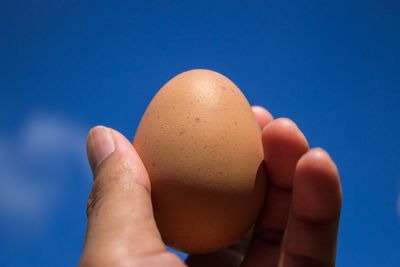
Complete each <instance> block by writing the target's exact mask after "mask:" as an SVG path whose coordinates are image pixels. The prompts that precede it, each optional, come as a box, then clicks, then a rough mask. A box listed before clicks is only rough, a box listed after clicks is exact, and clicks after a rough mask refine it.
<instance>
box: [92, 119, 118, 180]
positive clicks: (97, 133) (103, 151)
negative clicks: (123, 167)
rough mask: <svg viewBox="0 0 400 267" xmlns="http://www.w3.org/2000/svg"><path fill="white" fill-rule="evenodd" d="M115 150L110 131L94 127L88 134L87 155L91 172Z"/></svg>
mask: <svg viewBox="0 0 400 267" xmlns="http://www.w3.org/2000/svg"><path fill="white" fill-rule="evenodd" d="M114 150H115V145H114V140H113V138H112V133H111V129H109V128H107V127H104V126H96V127H94V128H93V129H92V130H90V132H89V136H88V140H87V155H88V159H89V164H90V167H91V169H92V172H95V170H96V169H97V167H98V166H99V165H100V164H101V162H103V160H104V159H105V158H107V157H108V156H109V155H110V154H111V153H112V152H113V151H114Z"/></svg>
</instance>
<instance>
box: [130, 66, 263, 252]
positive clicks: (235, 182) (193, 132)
mask: <svg viewBox="0 0 400 267" xmlns="http://www.w3.org/2000/svg"><path fill="white" fill-rule="evenodd" d="M134 146H135V148H136V149H137V151H138V153H139V155H140V157H141V158H142V160H143V162H144V165H145V166H146V168H147V171H148V173H149V176H150V181H151V190H152V202H153V209H154V216H155V219H156V223H157V226H158V228H159V230H160V233H161V236H162V239H163V240H164V242H165V243H166V244H167V245H169V246H171V247H174V248H176V249H178V250H181V251H184V252H187V253H194V254H198V253H208V252H211V251H215V250H218V249H221V248H223V247H226V246H228V245H230V244H231V243H233V242H235V241H236V240H237V239H239V238H240V237H241V236H242V235H243V234H244V233H245V232H246V231H248V230H249V228H250V227H251V226H252V225H253V224H254V222H255V220H256V218H257V216H258V214H259V211H260V209H261V207H262V204H263V200H264V195H265V190H266V179H265V170H264V167H263V166H264V164H263V151H262V144H261V130H260V128H259V126H258V124H257V122H256V120H255V118H254V115H253V113H252V110H251V107H250V105H249V103H248V101H247V100H246V98H245V96H244V95H243V94H242V92H241V91H240V90H239V89H238V87H237V86H236V85H235V84H234V83H233V82H231V81H230V80H229V79H228V78H226V77H225V76H223V75H221V74H218V73H216V72H213V71H210V70H191V71H187V72H184V73H181V74H179V75H178V76H176V77H174V78H173V79H171V80H170V81H169V82H168V83H167V84H165V85H164V86H163V87H162V88H161V89H160V91H159V92H158V93H157V94H156V95H155V97H154V98H153V100H152V101H151V103H150V105H149V106H148V108H147V110H146V112H145V114H144V116H143V118H142V120H141V122H140V125H139V127H138V129H137V132H136V136H135V139H134Z"/></svg>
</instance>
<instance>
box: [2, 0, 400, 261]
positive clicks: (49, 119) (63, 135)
mask: <svg viewBox="0 0 400 267" xmlns="http://www.w3.org/2000/svg"><path fill="white" fill-rule="evenodd" d="M249 2H250V1H247V2H246V1H222V2H217V1H197V2H194V1H161V0H159V1H146V4H144V3H136V2H134V1H129V2H128V1H126V2H124V1H121V2H118V3H115V1H108V2H106V1H72V0H64V1H49V0H35V1H0V90H1V91H0V92H1V95H0V106H1V109H0V124H1V127H0V265H1V266H71V265H74V264H76V263H77V261H78V258H79V254H80V250H81V248H82V240H83V236H84V229H85V213H84V210H85V201H86V198H87V196H88V193H89V190H90V184H91V174H90V172H89V169H88V165H87V163H86V161H85V147H84V142H85V138H86V133H87V131H88V130H89V129H90V128H91V127H92V126H94V125H97V124H104V125H107V126H111V127H114V128H116V129H118V130H120V131H121V132H122V133H124V134H125V135H126V136H127V137H129V138H130V139H132V137H133V135H134V133H135V130H136V126H137V124H138V122H139V120H140V117H141V115H142V114H143V112H144V109H145V108H146V106H147V104H148V103H149V101H150V100H151V98H152V96H153V95H154V94H155V93H156V92H157V90H158V89H159V88H160V87H161V86H162V85H163V84H164V83H165V82H166V81H168V80H169V79H170V78H171V77H172V76H174V75H176V74H178V73H180V72H182V71H185V70H188V69H193V68H208V69H213V70H216V71H218V72H221V73H223V74H225V75H226V76H228V77H229V78H231V79H232V80H233V81H234V82H235V83H236V84H237V85H238V86H239V87H240V88H241V89H242V91H243V92H244V93H245V95H246V96H247V97H248V99H249V101H250V102H251V103H255V104H260V105H263V106H265V107H267V108H268V109H269V110H270V111H271V112H272V113H273V114H274V115H275V116H276V117H280V116H285V117H289V118H292V119H293V120H295V121H296V122H297V123H298V125H299V126H300V127H301V129H302V130H303V131H304V133H305V135H306V136H307V137H308V138H309V142H310V144H311V146H321V147H323V148H325V149H326V150H328V151H329V152H330V153H331V154H332V157H333V158H334V159H335V160H336V162H337V165H338V167H339V170H340V173H341V176H342V183H343V193H344V206H343V213H342V218H341V225H340V235H339V246H338V258H337V263H338V266H400V253H399V248H400V215H399V213H400V212H398V213H397V212H396V210H397V209H398V210H399V211H400V202H399V207H398V208H396V205H397V204H396V203H397V199H398V195H399V192H400V167H399V166H400V157H399V154H400V141H399V137H398V136H399V133H400V132H399V130H400V126H399V123H400V119H399V117H400V107H399V104H398V103H399V102H400V88H399V86H400V51H399V47H400V16H399V14H400V2H399V1H389V0H387V1H294V0H292V1H262V2H261V1H260V2H256V1H253V2H251V3H249Z"/></svg>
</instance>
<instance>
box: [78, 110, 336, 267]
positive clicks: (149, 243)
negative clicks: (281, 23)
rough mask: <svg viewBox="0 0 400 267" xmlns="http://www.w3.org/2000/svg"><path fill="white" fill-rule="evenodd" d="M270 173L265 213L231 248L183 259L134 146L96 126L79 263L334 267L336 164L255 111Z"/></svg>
mask: <svg viewBox="0 0 400 267" xmlns="http://www.w3.org/2000/svg"><path fill="white" fill-rule="evenodd" d="M253 112H254V115H255V117H256V119H257V121H258V123H259V125H260V127H261V128H262V143H263V147H264V157H265V163H266V166H267V169H268V180H269V181H268V182H269V185H268V188H267V195H266V198H265V203H264V208H263V210H262V212H261V214H260V216H259V218H258V220H257V222H256V224H255V226H254V229H252V231H250V232H249V233H247V234H246V235H245V236H244V237H243V238H242V239H241V240H240V241H238V242H237V243H236V244H234V245H232V246H230V247H228V248H226V249H223V250H220V251H217V252H214V253H210V254H206V255H189V257H188V259H187V260H186V262H185V263H184V262H182V261H181V260H180V259H179V258H178V257H177V256H176V255H175V254H173V253H170V252H168V251H167V250H166V249H165V245H164V244H163V242H162V240H161V237H160V233H159V231H158V229H157V226H156V223H155V221H154V217H153V211H152V205H151V197H150V196H151V195H150V192H151V188H150V181H149V177H148V174H147V172H146V169H145V168H144V165H143V163H142V161H141V160H140V158H139V156H138V154H137V153H136V151H135V149H134V147H133V146H132V144H131V143H130V142H129V141H128V140H127V139H126V138H125V137H124V136H122V135H121V134H120V133H118V132H117V131H115V130H113V129H110V128H106V127H102V126H98V127H95V128H93V129H92V130H91V131H90V133H89V135H88V140H87V153H88V159H89V162H90V165H91V168H92V171H93V177H94V184H93V189H92V192H91V194H90V197H89V200H88V209H87V217H88V223H87V232H86V239H85V243H84V249H83V252H82V256H81V260H80V265H79V266H81V267H83V266H87V267H89V266H155V267H156V266H175V267H181V266H193V267H195V266H243V267H256V266H265V267H272V266H274V267H297V266H335V258H336V243H337V233H338V225H339V215H340V209H341V202H342V192H341V185H340V180H339V174H338V171H337V168H336V166H335V163H334V162H333V160H332V159H331V157H330V156H329V154H328V153H327V152H325V151H324V150H322V149H321V148H313V149H310V148H309V147H308V143H307V140H306V138H305V136H304V135H303V133H302V132H301V131H300V129H299V128H298V127H297V126H296V124H295V123H294V122H292V121H291V120H289V119H286V118H278V119H273V117H272V115H271V114H270V113H269V112H268V111H267V110H266V109H264V108H262V107H258V106H254V107H253Z"/></svg>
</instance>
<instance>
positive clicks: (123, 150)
mask: <svg viewBox="0 0 400 267" xmlns="http://www.w3.org/2000/svg"><path fill="white" fill-rule="evenodd" d="M87 154H88V159H89V162H90V165H91V168H92V171H93V176H94V185H93V188H92V192H91V194H90V197H89V200H88V205H87V217H88V222H87V231H86V240H85V244H84V251H83V254H82V257H81V262H80V264H81V266H119V265H120V264H124V266H125V264H127V265H129V266H130V263H133V261H137V260H138V259H140V257H143V256H146V255H150V254H151V255H154V254H157V253H163V252H165V247H164V244H163V243H162V241H161V238H160V234H159V231H158V229H157V227H156V223H155V221H154V217H153V210H152V205H151V197H150V181H149V176H148V174H147V171H146V169H145V167H144V165H143V163H142V161H141V160H140V158H139V156H138V154H137V153H136V151H135V149H134V147H133V145H132V144H131V143H130V142H129V141H128V140H127V139H126V138H125V137H124V136H123V135H122V134H120V133H119V132H117V131H115V130H112V129H110V128H106V127H103V126H98V127H95V128H93V129H92V130H91V131H90V133H89V135H88V139H87Z"/></svg>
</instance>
